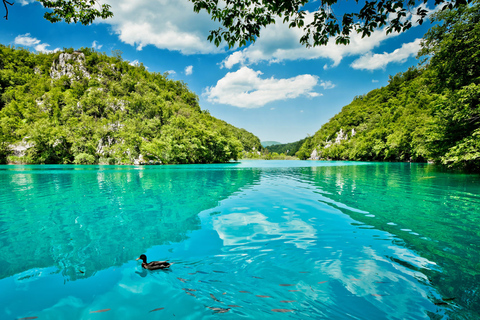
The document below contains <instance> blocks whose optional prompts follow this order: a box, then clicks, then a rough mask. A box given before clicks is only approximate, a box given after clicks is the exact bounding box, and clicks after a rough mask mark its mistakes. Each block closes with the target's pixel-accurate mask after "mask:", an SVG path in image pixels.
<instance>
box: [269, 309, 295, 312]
mask: <svg viewBox="0 0 480 320" xmlns="http://www.w3.org/2000/svg"><path fill="white" fill-rule="evenodd" d="M272 311H273V312H293V310H291V309H272Z"/></svg>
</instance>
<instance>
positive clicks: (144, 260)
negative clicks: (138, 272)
mask: <svg viewBox="0 0 480 320" xmlns="http://www.w3.org/2000/svg"><path fill="white" fill-rule="evenodd" d="M136 260H142V261H143V262H145V263H147V256H146V255H144V254H142V255H141V256H140V257H138V258H137V259H136Z"/></svg>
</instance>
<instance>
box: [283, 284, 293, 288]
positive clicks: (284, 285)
mask: <svg viewBox="0 0 480 320" xmlns="http://www.w3.org/2000/svg"><path fill="white" fill-rule="evenodd" d="M293 286H296V284H281V285H280V287H293Z"/></svg>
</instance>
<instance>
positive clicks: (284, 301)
mask: <svg viewBox="0 0 480 320" xmlns="http://www.w3.org/2000/svg"><path fill="white" fill-rule="evenodd" d="M280 302H282V303H292V302H295V300H282V301H280Z"/></svg>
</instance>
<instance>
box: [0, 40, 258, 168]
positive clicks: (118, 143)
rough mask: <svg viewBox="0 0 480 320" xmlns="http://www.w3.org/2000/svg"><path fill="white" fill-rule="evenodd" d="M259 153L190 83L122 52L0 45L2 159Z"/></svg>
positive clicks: (216, 158) (159, 158)
mask: <svg viewBox="0 0 480 320" xmlns="http://www.w3.org/2000/svg"><path fill="white" fill-rule="evenodd" d="M259 149H261V145H260V140H259V139H258V138H257V137H256V136H254V135H253V134H251V133H249V132H247V131H246V130H244V129H238V128H236V127H234V126H232V125H230V124H228V123H226V122H224V121H221V120H219V119H216V118H214V117H212V116H211V115H210V114H209V113H208V111H202V110H201V109H200V106H199V104H198V97H197V96H196V95H195V94H194V93H193V92H191V91H190V90H189V89H188V88H187V86H186V85H185V83H183V82H181V81H174V80H170V79H168V78H167V75H162V74H159V73H153V72H148V71H147V70H146V68H145V67H144V66H143V65H135V66H134V65H131V64H130V63H129V62H128V61H123V59H122V58H121V55H120V54H118V53H117V54H114V56H113V57H110V56H107V55H106V54H101V53H98V52H95V51H93V50H91V49H88V48H87V49H84V48H83V49H80V50H79V51H74V50H73V49H67V50H64V51H63V52H57V53H51V54H45V53H37V54H34V53H31V52H29V51H27V50H24V49H15V48H12V47H6V46H3V45H0V163H8V162H9V163H58V164H69V163H73V164H97V163H100V164H142V163H156V164H158V163H163V164H172V163H214V162H226V161H229V160H231V159H235V160H236V159H238V158H239V157H240V156H241V155H242V152H243V151H251V150H259Z"/></svg>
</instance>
